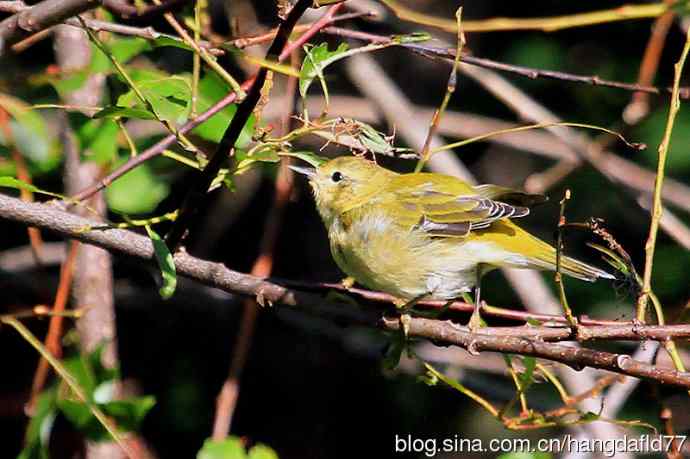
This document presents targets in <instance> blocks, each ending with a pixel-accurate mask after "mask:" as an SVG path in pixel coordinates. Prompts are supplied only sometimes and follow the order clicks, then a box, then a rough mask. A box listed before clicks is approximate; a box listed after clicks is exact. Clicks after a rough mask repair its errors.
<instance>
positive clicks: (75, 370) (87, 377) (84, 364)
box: [62, 354, 99, 394]
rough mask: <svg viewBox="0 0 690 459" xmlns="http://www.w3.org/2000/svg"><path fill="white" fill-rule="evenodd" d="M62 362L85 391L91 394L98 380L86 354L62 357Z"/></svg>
mask: <svg viewBox="0 0 690 459" xmlns="http://www.w3.org/2000/svg"><path fill="white" fill-rule="evenodd" d="M62 364H63V366H64V367H65V369H66V370H67V372H68V373H69V374H71V375H72V377H73V378H74V379H75V380H76V381H77V384H78V385H79V386H80V387H81V388H82V389H83V390H84V392H85V393H87V394H91V393H93V391H94V390H96V386H98V384H99V381H98V380H97V379H96V374H95V372H94V371H93V367H92V366H91V361H90V360H89V358H88V356H86V355H81V354H77V355H75V356H73V357H69V358H67V359H64V360H63V362H62Z"/></svg>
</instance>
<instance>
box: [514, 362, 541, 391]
mask: <svg viewBox="0 0 690 459" xmlns="http://www.w3.org/2000/svg"><path fill="white" fill-rule="evenodd" d="M522 364H523V365H524V366H525V371H523V372H522V373H520V374H519V376H518V379H519V380H520V387H522V390H523V391H526V390H527V388H528V387H529V386H531V385H532V383H533V382H534V367H535V366H536V365H537V359H535V358H534V357H531V356H526V357H523V358H522Z"/></svg>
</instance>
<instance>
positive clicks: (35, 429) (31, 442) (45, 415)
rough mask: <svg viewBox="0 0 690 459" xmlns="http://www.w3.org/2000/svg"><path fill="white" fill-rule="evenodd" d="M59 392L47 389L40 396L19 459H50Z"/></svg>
mask: <svg viewBox="0 0 690 459" xmlns="http://www.w3.org/2000/svg"><path fill="white" fill-rule="evenodd" d="M56 402H57V391H56V390H55V388H51V389H46V390H44V391H43V392H41V394H40V395H39V396H38V399H37V402H36V406H35V409H34V414H33V416H32V417H31V419H30V421H29V427H28V428H27V431H26V439H25V445H24V449H22V451H21V452H20V453H19V456H18V459H48V458H49V451H48V442H49V440H50V432H51V430H52V429H53V423H54V422H55V417H56V416H57V404H56Z"/></svg>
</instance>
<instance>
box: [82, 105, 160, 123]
mask: <svg viewBox="0 0 690 459" xmlns="http://www.w3.org/2000/svg"><path fill="white" fill-rule="evenodd" d="M93 117H94V118H96V119H98V118H134V119H139V120H153V119H156V116H155V115H154V114H153V113H151V112H150V111H148V110H146V109H142V108H127V107H118V106H116V105H111V106H109V107H105V108H104V109H103V110H101V111H100V112H97V113H96V114H95V115H93Z"/></svg>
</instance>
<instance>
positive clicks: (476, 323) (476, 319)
mask: <svg viewBox="0 0 690 459" xmlns="http://www.w3.org/2000/svg"><path fill="white" fill-rule="evenodd" d="M482 304H483V303H482ZM480 309H481V305H480V306H479V307H476V308H474V311H472V317H470V321H469V322H467V328H469V329H470V333H476V332H477V331H479V329H480V328H482V327H485V326H486V323H485V322H484V320H483V319H482V316H481V314H480V313H479V310H480Z"/></svg>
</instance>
